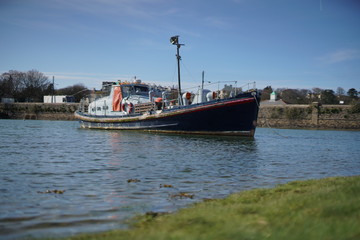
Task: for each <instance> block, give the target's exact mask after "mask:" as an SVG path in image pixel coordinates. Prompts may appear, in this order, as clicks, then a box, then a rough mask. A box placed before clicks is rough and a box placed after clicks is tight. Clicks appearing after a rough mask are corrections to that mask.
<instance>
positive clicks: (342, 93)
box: [336, 87, 345, 96]
mask: <svg viewBox="0 0 360 240" xmlns="http://www.w3.org/2000/svg"><path fill="white" fill-rule="evenodd" d="M344 94H345V90H344V89H343V88H342V87H338V88H337V89H336V95H337V96H342V95H344Z"/></svg>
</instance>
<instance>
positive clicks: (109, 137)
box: [0, 120, 360, 239]
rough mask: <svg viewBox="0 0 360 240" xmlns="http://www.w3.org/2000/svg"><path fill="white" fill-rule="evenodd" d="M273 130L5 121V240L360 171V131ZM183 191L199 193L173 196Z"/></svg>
mask: <svg viewBox="0 0 360 240" xmlns="http://www.w3.org/2000/svg"><path fill="white" fill-rule="evenodd" d="M273 131H274V130H271V129H258V130H257V133H256V137H255V139H251V138H239V137H214V136H192V135H170V134H150V133H143V132H132V131H130V132H128V131H101V130H83V129H79V128H78V123H77V122H57V121H56V122H52V121H17V120H0V134H1V136H2V143H1V145H0V156H1V161H0V173H1V175H0V194H1V200H0V201H1V202H0V203H1V204H0V237H1V238H2V239H18V238H24V237H27V236H35V237H45V236H67V235H71V234H75V233H79V232H91V231H102V230H108V229H112V228H122V227H126V225H125V224H124V220H125V219H128V218H130V217H132V216H134V215H135V214H138V213H140V214H141V213H145V212H147V211H161V212H169V211H175V210H177V209H178V208H181V207H184V206H186V205H188V204H190V203H193V202H196V201H201V200H202V199H205V198H221V197H225V196H227V195H228V194H230V193H233V192H237V191H241V190H245V189H251V188H255V187H271V186H274V185H276V184H279V183H285V182H288V181H291V180H298V179H309V178H322V177H326V176H348V175H356V174H359V172H360V163H359V161H357V160H356V158H355V157H354V156H358V155H359V153H360V150H359V148H358V143H359V141H360V132H341V131H308V130H275V131H276V134H275V133H274V132H273ZM129 179H136V180H139V181H134V182H128V180H129ZM165 185H167V186H171V187H164V186H165ZM46 190H64V191H65V192H64V193H63V194H57V193H54V192H50V193H45V192H46ZM179 193H187V194H189V195H188V196H190V195H193V198H190V197H174V196H179V195H178V194H179Z"/></svg>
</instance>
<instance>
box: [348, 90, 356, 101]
mask: <svg viewBox="0 0 360 240" xmlns="http://www.w3.org/2000/svg"><path fill="white" fill-rule="evenodd" d="M347 94H348V96H349V97H350V98H352V99H357V98H358V91H356V89H355V88H350V89H349V91H348V92H347Z"/></svg>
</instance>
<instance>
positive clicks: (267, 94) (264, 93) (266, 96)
mask: <svg viewBox="0 0 360 240" xmlns="http://www.w3.org/2000/svg"><path fill="white" fill-rule="evenodd" d="M272 92H273V89H272V87H271V86H267V87H266V88H264V89H263V90H262V92H261V100H262V101H264V100H269V99H270V94H271V93H272Z"/></svg>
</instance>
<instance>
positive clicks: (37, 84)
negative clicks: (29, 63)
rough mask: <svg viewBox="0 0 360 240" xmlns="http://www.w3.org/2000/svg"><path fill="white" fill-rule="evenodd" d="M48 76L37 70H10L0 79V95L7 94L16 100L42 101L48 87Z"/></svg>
mask: <svg viewBox="0 0 360 240" xmlns="http://www.w3.org/2000/svg"><path fill="white" fill-rule="evenodd" d="M49 85H50V83H49V81H48V77H47V76H45V75H44V74H43V73H41V72H39V71H37V70H30V71H28V72H19V71H15V70H10V71H9V72H7V73H3V74H2V75H1V79H0V86H1V91H0V96H1V97H3V96H5V95H8V96H10V97H13V98H15V99H16V100H17V101H42V98H43V95H44V93H45V92H46V90H47V89H48V88H49Z"/></svg>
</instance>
